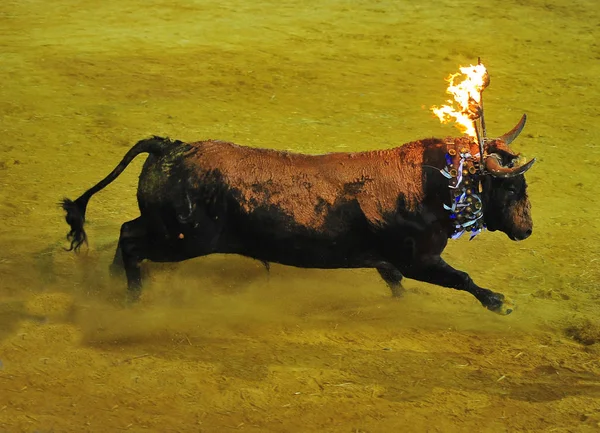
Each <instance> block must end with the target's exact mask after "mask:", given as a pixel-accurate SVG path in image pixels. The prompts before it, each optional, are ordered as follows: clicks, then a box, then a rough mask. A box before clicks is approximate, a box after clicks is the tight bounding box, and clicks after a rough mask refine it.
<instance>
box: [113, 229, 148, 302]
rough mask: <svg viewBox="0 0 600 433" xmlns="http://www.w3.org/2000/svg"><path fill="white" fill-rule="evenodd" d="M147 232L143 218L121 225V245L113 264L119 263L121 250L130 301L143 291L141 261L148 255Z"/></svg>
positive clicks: (136, 298) (134, 299)
mask: <svg viewBox="0 0 600 433" xmlns="http://www.w3.org/2000/svg"><path fill="white" fill-rule="evenodd" d="M148 247H149V246H148V240H147V232H146V227H145V225H144V222H143V221H142V219H141V218H136V219H134V220H132V221H129V222H126V223H125V224H123V225H122V226H121V236H120V237H119V246H118V247H117V254H115V260H114V262H113V265H115V264H117V265H118V263H119V258H118V257H117V255H118V253H119V251H120V253H121V260H122V263H123V267H124V268H125V275H126V276H127V298H128V300H129V301H136V300H138V299H139V297H140V294H141V292H142V273H141V270H140V263H141V262H142V260H143V259H145V258H146V257H147V250H148Z"/></svg>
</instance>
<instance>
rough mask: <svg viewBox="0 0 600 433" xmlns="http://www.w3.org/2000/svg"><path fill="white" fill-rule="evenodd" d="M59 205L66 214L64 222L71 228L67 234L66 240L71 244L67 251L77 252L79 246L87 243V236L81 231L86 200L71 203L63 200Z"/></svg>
mask: <svg viewBox="0 0 600 433" xmlns="http://www.w3.org/2000/svg"><path fill="white" fill-rule="evenodd" d="M82 198H83V197H82ZM60 205H61V206H62V208H63V209H64V210H65V211H66V212H67V215H66V216H65V220H66V221H67V224H69V226H70V227H71V231H70V232H69V234H67V240H68V241H69V242H71V247H70V248H68V249H67V251H73V250H75V251H79V248H81V245H83V244H84V243H87V235H86V234H85V230H84V229H83V223H84V222H85V208H86V205H87V200H81V198H80V199H77V200H76V201H73V200H69V199H68V198H65V199H64V200H63V201H62V202H61V203H60Z"/></svg>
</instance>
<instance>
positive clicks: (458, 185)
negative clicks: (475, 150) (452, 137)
mask: <svg viewBox="0 0 600 433" xmlns="http://www.w3.org/2000/svg"><path fill="white" fill-rule="evenodd" d="M445 163H446V165H445V167H444V168H443V169H441V170H440V173H441V174H442V175H443V176H444V177H445V178H446V179H447V180H448V190H449V191H448V196H447V197H448V198H447V202H446V203H444V204H443V208H444V210H446V212H447V214H448V218H449V219H450V227H451V230H450V233H449V238H451V239H458V238H460V237H461V236H462V235H463V234H465V233H470V238H469V239H473V238H474V237H475V236H477V235H478V234H479V233H481V232H482V231H483V230H485V222H484V218H483V202H482V195H481V193H482V189H481V180H482V179H481V176H482V175H481V173H480V170H479V155H478V154H475V155H473V154H472V153H471V150H470V149H469V148H468V147H465V146H453V147H450V146H449V147H448V149H447V152H446V155H445Z"/></svg>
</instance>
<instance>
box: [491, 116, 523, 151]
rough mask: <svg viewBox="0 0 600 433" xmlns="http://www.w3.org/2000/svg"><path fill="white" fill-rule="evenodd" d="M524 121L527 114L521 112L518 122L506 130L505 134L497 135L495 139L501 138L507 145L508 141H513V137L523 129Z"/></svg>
mask: <svg viewBox="0 0 600 433" xmlns="http://www.w3.org/2000/svg"><path fill="white" fill-rule="evenodd" d="M526 121H527V114H523V117H521V120H519V123H517V125H516V126H515V127H514V128H513V129H511V130H510V131H508V132H507V133H506V134H504V135H502V136H500V137H498V138H497V139H498V140H502V141H504V142H505V143H506V144H507V145H509V144H510V143H512V142H513V141H515V138H517V137H518V136H519V134H520V133H521V131H522V130H523V127H524V126H525V122H526Z"/></svg>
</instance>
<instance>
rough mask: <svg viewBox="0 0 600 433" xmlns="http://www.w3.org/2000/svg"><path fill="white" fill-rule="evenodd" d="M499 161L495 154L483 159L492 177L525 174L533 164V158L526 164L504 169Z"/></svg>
mask: <svg viewBox="0 0 600 433" xmlns="http://www.w3.org/2000/svg"><path fill="white" fill-rule="evenodd" d="M500 161H501V158H500V156H499V155H497V154H495V153H492V154H491V155H489V156H488V157H487V158H486V159H485V168H486V169H487V171H488V172H490V173H491V175H492V176H494V177H502V178H507V177H515V176H519V175H520V174H523V173H525V172H526V171H527V170H529V169H530V168H531V166H532V165H533V163H534V162H535V158H533V159H532V160H531V161H529V162H527V163H526V164H523V165H519V166H517V167H505V166H503V165H502V164H501V163H500Z"/></svg>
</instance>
